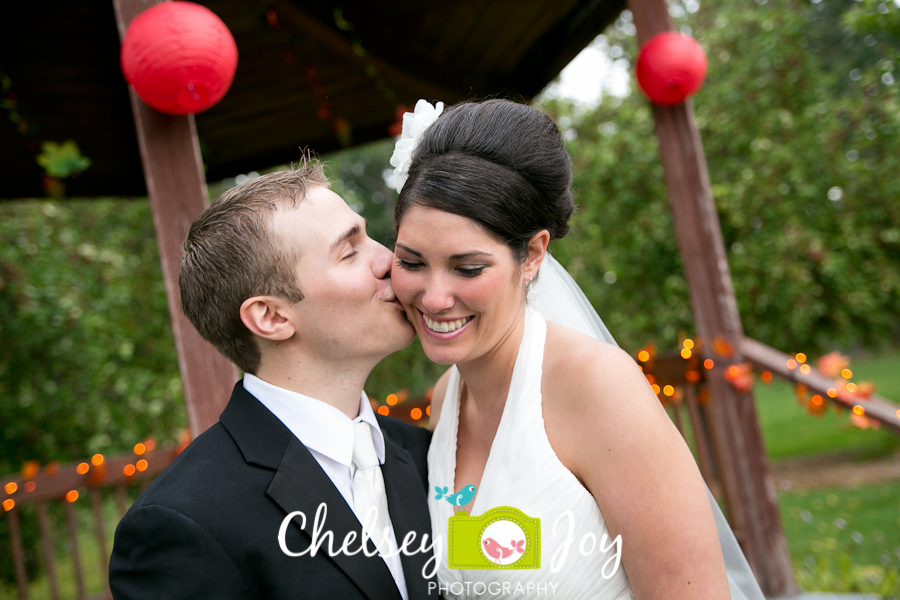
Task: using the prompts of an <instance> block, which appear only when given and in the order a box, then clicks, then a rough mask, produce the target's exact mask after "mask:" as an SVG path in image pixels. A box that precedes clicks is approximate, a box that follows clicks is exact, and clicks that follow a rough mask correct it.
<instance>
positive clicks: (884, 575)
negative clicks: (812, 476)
mask: <svg viewBox="0 0 900 600" xmlns="http://www.w3.org/2000/svg"><path fill="white" fill-rule="evenodd" d="M778 504H779V508H780V509H781V518H782V522H783V524H784V530H785V534H786V536H787V539H788V546H789V548H790V551H791V559H792V560H793V564H794V573H795V576H796V578H797V583H798V584H799V585H800V586H801V587H802V588H804V589H808V590H816V591H828V592H867V593H877V594H881V595H882V596H900V481H894V482H887V483H881V484H876V485H869V486H864V487H860V488H855V489H822V490H815V491H808V492H799V491H798V492H782V493H781V494H780V495H779V498H778Z"/></svg>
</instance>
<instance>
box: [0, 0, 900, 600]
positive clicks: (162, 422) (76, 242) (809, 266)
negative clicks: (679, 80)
mask: <svg viewBox="0 0 900 600" xmlns="http://www.w3.org/2000/svg"><path fill="white" fill-rule="evenodd" d="M670 14H671V15H672V17H673V18H674V19H675V21H676V24H677V27H678V28H679V29H680V30H681V31H682V32H683V33H688V34H690V35H692V36H694V37H696V38H697V39H698V41H699V42H700V43H701V45H702V46H703V48H704V50H705V51H706V54H707V56H708V57H709V65H710V66H709V74H708V78H707V81H706V84H705V86H704V87H703V88H702V89H701V90H700V92H699V93H698V94H697V95H696V96H695V97H694V99H693V102H694V107H695V111H696V119H697V125H698V127H699V129H700V133H701V136H702V140H703V145H704V148H705V152H706V158H707V162H708V165H709V173H710V178H711V182H712V190H713V196H714V198H715V202H716V206H717V209H718V213H719V219H720V222H721V226H722V234H723V236H724V240H725V245H726V248H727V250H728V261H729V265H730V269H731V275H732V278H733V282H734V286H735V292H736V295H737V300H738V306H739V310H740V315H741V319H742V321H743V326H744V331H745V334H746V335H747V336H748V337H752V338H755V339H758V340H760V341H762V342H764V343H766V344H768V345H770V346H773V347H775V348H777V349H779V350H781V351H784V352H787V353H790V354H793V353H797V352H802V353H805V354H806V355H808V356H809V357H810V360H811V361H812V359H814V358H815V357H819V356H822V355H825V354H827V353H829V352H832V351H835V350H837V351H839V352H840V353H841V354H842V355H844V356H846V357H847V358H848V360H849V368H850V369H851V370H852V372H853V376H852V378H853V380H854V381H857V382H859V383H866V382H868V383H871V384H872V385H873V386H874V389H875V390H876V391H877V393H878V394H880V395H881V396H884V397H886V398H888V399H890V400H893V401H895V402H896V401H897V400H900V345H898V340H900V175H898V174H900V84H898V82H897V81H896V79H895V78H897V79H900V62H898V61H900V2H898V1H896V0H884V1H880V0H861V1H854V0H811V1H805V0H754V1H745V0H702V1H698V0H684V1H674V2H671V3H670ZM636 53H637V43H636V41H635V28H634V25H633V24H632V22H631V18H630V14H629V13H628V12H627V11H626V12H624V13H622V14H621V15H620V16H619V18H618V19H617V20H616V21H615V23H614V25H612V26H610V27H609V28H608V29H607V30H606V31H605V32H604V33H603V35H601V36H599V37H598V38H596V39H595V40H594V41H593V42H592V43H591V44H590V46H588V48H586V49H585V50H584V51H583V52H582V53H581V54H580V55H579V56H578V57H577V58H576V59H575V60H574V61H573V62H572V63H571V64H570V65H569V66H568V67H567V68H566V69H565V70H564V71H563V72H562V74H561V76H560V77H559V78H558V79H557V80H556V81H554V82H553V83H551V84H550V85H549V86H548V87H547V88H546V89H544V90H543V92H541V94H540V95H539V96H538V97H537V99H536V101H535V105H536V106H537V107H538V108H540V109H541V110H543V111H545V112H546V113H548V114H549V115H551V116H552V117H553V118H554V119H555V121H556V122H557V123H558V125H559V127H560V129H561V130H562V132H563V135H564V136H565V139H566V142H567V147H568V150H569V153H570V156H571V158H572V162H573V165H574V170H575V192H576V196H575V198H576V202H577V204H578V211H577V213H576V215H575V217H574V219H573V224H572V231H571V233H570V234H569V236H568V237H567V238H565V239H563V240H559V241H556V242H554V243H553V244H552V245H551V251H552V252H553V253H554V255H555V256H556V257H557V258H558V259H559V260H560V261H561V262H562V264H563V265H564V266H566V267H567V268H568V270H569V272H570V273H571V274H572V276H573V277H574V278H575V279H576V280H577V281H578V283H579V284H580V285H581V287H582V289H583V290H584V291H585V293H586V294H587V296H588V297H589V299H590V300H591V302H592V303H593V304H594V306H595V307H596V309H597V311H598V312H599V314H600V315H601V316H602V317H603V319H604V320H605V322H606V324H607V326H608V327H609V329H610V331H611V332H612V333H613V335H614V336H615V337H616V338H617V340H618V342H619V344H620V345H621V346H622V347H623V348H624V349H626V350H627V351H629V352H630V353H631V354H633V355H636V354H637V352H638V351H639V350H641V349H644V348H647V347H650V346H654V347H655V348H658V349H660V350H666V349H677V348H679V347H680V346H681V344H682V343H683V340H684V339H686V338H689V337H691V336H692V335H694V333H695V329H694V325H693V317H692V312H691V306H690V302H689V296H688V290H687V285H686V282H685V277H684V272H683V269H682V265H681V258H680V255H679V250H678V246H677V244H676V238H675V234H674V230H673V225H672V217H671V211H670V209H669V205H668V199H667V194H666V188H665V182H664V179H663V170H662V165H661V163H660V158H659V150H658V145H657V139H656V137H655V134H654V124H653V118H652V113H651V109H650V106H649V104H648V102H647V100H646V99H645V98H644V97H643V96H642V95H641V94H640V93H639V92H638V91H637V87H636V84H635V83H634V82H633V71H634V69H633V62H634V59H635V56H636ZM0 59H2V57H0ZM0 74H2V68H0ZM7 82H8V78H7V80H5V81H0V83H4V85H7ZM14 84H15V82H12V83H11V84H10V85H12V86H14ZM7 92H9V89H5V90H4V93H7ZM6 97H7V99H6V100H3V101H2V103H0V118H4V117H6V116H9V115H10V114H11V112H12V111H13V109H12V108H10V106H11V105H10V102H9V100H8V94H7V96H6ZM13 106H14V105H13ZM4 113H6V114H4ZM202 147H203V140H202V136H201V148H202ZM392 151H393V140H391V139H387V140H383V141H378V142H374V143H370V144H367V145H363V146H358V147H354V148H351V149H348V150H342V151H336V152H332V153H328V154H325V155H323V156H321V158H322V159H323V160H324V161H325V162H326V163H327V172H328V175H329V176H330V177H331V178H332V179H333V181H334V184H333V189H334V190H335V191H336V192H337V193H338V194H340V195H341V196H343V197H344V198H345V199H346V200H347V202H348V203H349V204H350V205H351V206H352V207H353V209H354V210H356V211H357V212H360V213H361V214H363V215H364V216H365V217H366V218H367V219H368V221H369V223H370V234H371V235H372V236H373V237H375V238H376V239H378V240H379V241H381V242H382V243H384V244H385V245H387V246H388V247H392V244H393V235H394V233H393V223H392V214H393V205H394V202H395V200H396V196H397V191H396V190H395V189H392V188H391V187H390V186H389V184H388V182H389V180H390V178H389V174H390V166H389V164H388V159H389V158H390V155H391V153H392ZM41 156H43V157H44V161H45V162H46V163H47V164H49V165H51V167H52V165H54V164H60V163H64V164H69V165H75V166H74V167H73V168H72V171H71V172H72V173H73V178H77V172H78V170H79V167H78V166H79V165H81V168H82V169H90V166H89V164H90V163H89V159H90V157H89V156H88V157H83V156H81V154H80V151H79V149H78V147H77V146H74V147H66V146H65V145H60V146H58V147H56V148H44V149H43V152H42V154H41ZM85 160H87V161H88V163H87V166H85V162H84V161H85ZM45 168H48V167H46V166H45ZM283 168H286V167H285V165H271V170H277V169H283ZM48 172H49V171H48ZM260 172H265V171H260ZM260 172H250V173H246V174H243V175H240V176H238V177H236V178H229V179H226V180H223V181H216V182H210V185H209V193H210V198H211V199H212V198H215V197H216V196H218V195H219V194H220V193H222V192H223V191H225V190H226V189H228V188H229V187H232V186H234V185H236V184H238V183H241V182H242V181H245V180H246V179H249V178H253V177H256V176H258V175H259V173H260ZM48 191H50V190H48ZM53 193H58V194H59V193H61V194H64V191H62V192H60V191H57V192H53ZM441 372H442V367H439V366H436V365H433V364H431V363H430V362H429V361H428V360H427V359H426V358H425V356H424V354H422V352H421V350H420V348H419V346H418V343H415V344H413V345H412V346H411V347H410V348H408V349H406V350H404V351H402V352H399V353H397V354H395V355H394V356H391V357H389V358H388V359H386V360H385V361H384V362H383V363H382V364H381V365H379V366H378V368H377V369H376V370H375V371H374V372H373V374H372V376H371V378H370V380H369V383H368V384H367V387H366V391H367V393H368V394H369V395H370V396H371V397H372V398H374V399H375V400H376V401H377V402H378V403H382V404H383V403H384V402H385V401H386V399H387V398H388V395H390V394H395V395H398V396H400V397H401V399H403V398H407V397H408V398H413V399H415V398H423V397H426V396H427V394H428V393H429V389H430V387H431V386H432V385H433V383H434V381H435V380H436V379H437V377H438V376H439V375H440V373H441ZM754 394H755V398H756V402H757V408H758V412H759V416H760V420H761V426H762V430H763V436H764V439H765V443H766V448H767V451H768V454H769V457H770V459H771V460H772V461H773V468H774V471H775V479H776V484H777V485H778V487H779V503H780V507H781V511H782V519H783V522H784V525H785V529H786V533H787V536H788V542H789V546H790V550H791V556H792V560H793V562H794V570H795V576H796V577H797V581H798V583H799V584H800V585H801V586H802V587H804V588H806V589H816V590H824V591H834V592H839V591H862V592H871V593H876V594H880V595H883V596H884V597H894V598H896V597H897V596H898V595H900V457H898V450H900V437H898V436H897V435H896V434H893V433H891V432H889V431H885V430H880V429H875V428H873V427H872V424H871V423H865V422H859V421H858V420H857V422H854V421H852V420H851V418H850V416H849V415H847V414H846V413H839V412H835V411H832V410H831V409H829V410H827V411H824V412H822V411H813V412H818V414H816V415H813V414H810V408H809V406H808V404H807V402H806V401H805V399H804V398H802V397H801V398H799V400H800V402H798V395H797V393H796V391H795V390H794V389H792V388H791V386H789V385H788V384H787V383H780V384H779V383H777V382H773V383H766V382H763V381H757V382H756V385H755V388H754ZM186 427H187V418H186V414H185V406H184V398H183V393H182V384H181V379H180V376H179V370H178V360H177V357H176V354H175V345H174V341H173V338H172V331H171V324H170V321H169V316H168V311H167V306H166V296H165V289H164V286H163V281H162V275H161V273H160V266H159V255H158V249H157V242H156V238H155V236H154V228H153V219H152V216H151V213H150V206H149V204H148V203H147V201H146V199H144V198H141V197H129V198H113V197H109V198H101V199H91V200H79V199H77V198H72V197H66V198H65V199H63V198H59V199H46V198H42V199H40V200H37V199H35V200H30V199H27V198H23V199H21V200H16V201H4V202H0V473H15V472H17V471H18V470H20V469H21V468H22V466H23V464H26V463H28V461H35V463H37V464H40V465H48V464H53V463H68V462H72V461H77V460H81V459H83V458H85V457H88V456H91V455H94V454H109V455H115V454H119V453H123V452H130V451H131V450H132V448H133V447H134V445H135V443H136V442H138V441H144V440H151V439H152V440H154V441H155V443H157V444H161V445H163V444H176V443H178V441H179V439H181V438H182V437H183V432H184V430H185V428H186ZM54 518H59V519H61V518H62V517H61V516H57V517H54ZM110 518H112V517H110ZM36 527H37V526H36V525H35V528H36ZM109 534H110V535H111V531H110V532H109ZM8 535H9V533H8V530H7V521H6V520H5V519H0V598H7V597H9V598H12V597H14V595H15V589H14V588H15V584H14V582H15V576H14V569H13V565H12V561H11V558H10V557H11V554H10V553H9V552H8V551H7V548H9V545H8V542H7V540H8ZM24 535H25V536H26V538H28V539H36V536H37V534H36V529H34V528H32V530H30V531H29V530H26V531H25V532H24ZM36 546H37V545H36V544H34V545H33V548H32V549H31V550H29V552H31V553H32V554H36V553H37V552H38V550H37V547H36ZM85 554H88V552H85ZM33 558H34V557H32V559H31V560H29V562H28V564H29V574H30V577H31V579H32V581H33V583H32V584H31V592H32V597H41V596H42V595H47V594H49V592H48V591H47V584H46V582H45V577H44V574H43V573H42V570H41V568H40V566H39V564H40V561H39V560H33ZM65 569H66V567H65V566H61V567H59V571H60V572H61V573H62V572H64V571H65ZM96 583H97V585H99V584H100V579H99V577H98V579H97V582H96ZM47 597H49V596H47Z"/></svg>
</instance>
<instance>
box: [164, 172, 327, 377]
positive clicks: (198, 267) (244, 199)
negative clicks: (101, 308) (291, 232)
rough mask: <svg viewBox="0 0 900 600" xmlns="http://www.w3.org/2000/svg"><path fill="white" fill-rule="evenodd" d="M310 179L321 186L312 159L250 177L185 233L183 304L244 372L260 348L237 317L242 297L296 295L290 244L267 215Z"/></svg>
mask: <svg viewBox="0 0 900 600" xmlns="http://www.w3.org/2000/svg"><path fill="white" fill-rule="evenodd" d="M311 185H320V186H326V187H327V186H328V179H327V178H326V177H325V173H324V171H323V169H322V165H321V163H319V162H318V161H316V160H314V159H310V160H305V161H303V163H301V164H300V166H298V167H296V168H293V169H291V170H288V171H278V172H275V173H269V174H267V175H262V176H260V177H257V178H254V179H251V180H250V181H247V182H245V183H242V184H240V185H238V186H236V187H233V188H231V189H230V190H228V191H227V192H225V193H224V194H222V195H221V196H219V197H218V198H217V199H216V201H215V202H213V203H212V204H210V205H209V206H208V207H207V208H206V210H204V211H203V212H202V213H200V216H199V217H197V219H196V220H195V221H194V223H193V224H192V225H191V228H190V230H189V231H188V234H187V236H186V237H185V239H184V244H183V245H182V250H183V256H182V259H181V273H180V277H179V284H180V287H181V307H182V310H183V311H184V314H185V315H186V316H187V318H188V319H189V320H190V321H191V323H193V324H194V327H196V328H197V331H199V332H200V335H201V336H203V339H205V340H207V341H208V342H210V343H211V344H213V345H214V346H215V347H216V348H218V349H219V351H220V352H221V353H222V354H224V355H225V356H226V357H228V358H229V359H230V360H231V361H232V362H234V363H235V364H236V365H237V366H238V367H239V368H241V369H242V370H243V371H245V372H247V373H252V374H255V373H256V371H257V369H259V362H260V352H259V346H258V345H257V343H256V340H255V339H254V335H253V334H252V333H251V332H250V330H249V329H247V327H246V326H245V325H244V323H243V322H242V321H241V316H240V309H241V304H243V303H244V300H246V299H247V298H252V297H253V296H278V297H281V298H284V299H286V300H288V301H289V302H300V301H301V300H302V299H303V292H302V290H301V287H300V282H299V281H297V277H296V273H295V271H294V265H295V264H296V261H297V258H298V256H297V252H298V250H297V245H296V244H290V243H285V241H283V240H279V239H277V238H276V236H275V233H274V231H273V229H272V215H273V214H274V212H275V211H276V210H277V209H279V208H280V209H292V208H295V207H296V206H297V204H298V203H299V202H301V201H302V200H303V199H304V198H305V197H306V192H307V189H308V187H309V186H311Z"/></svg>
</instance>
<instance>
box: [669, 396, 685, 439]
mask: <svg viewBox="0 0 900 600" xmlns="http://www.w3.org/2000/svg"><path fill="white" fill-rule="evenodd" d="M672 420H673V421H674V422H675V429H677V430H678V433H680V434H681V437H684V423H683V422H682V421H681V406H679V405H678V404H675V403H674V402H673V403H672ZM685 441H687V440H685Z"/></svg>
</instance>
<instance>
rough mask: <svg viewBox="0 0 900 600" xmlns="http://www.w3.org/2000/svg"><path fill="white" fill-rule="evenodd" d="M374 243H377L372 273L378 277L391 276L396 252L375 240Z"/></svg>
mask: <svg viewBox="0 0 900 600" xmlns="http://www.w3.org/2000/svg"><path fill="white" fill-rule="evenodd" d="M372 243H373V244H375V251H374V253H373V256H372V273H373V274H374V275H375V277H377V278H378V279H386V278H389V277H390V276H391V262H392V261H393V259H394V253H393V252H391V251H390V250H388V249H387V248H385V247H384V246H382V245H381V244H379V243H378V242H376V241H374V240H373V241H372Z"/></svg>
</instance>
